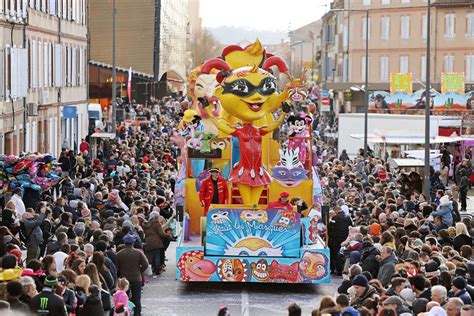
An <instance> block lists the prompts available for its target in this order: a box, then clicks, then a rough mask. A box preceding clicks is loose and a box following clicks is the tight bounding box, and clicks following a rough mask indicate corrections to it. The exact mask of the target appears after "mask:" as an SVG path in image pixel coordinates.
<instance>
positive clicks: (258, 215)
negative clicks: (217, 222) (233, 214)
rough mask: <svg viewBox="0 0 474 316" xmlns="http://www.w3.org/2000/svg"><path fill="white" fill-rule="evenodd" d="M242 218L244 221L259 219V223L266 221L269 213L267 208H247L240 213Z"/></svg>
mask: <svg viewBox="0 0 474 316" xmlns="http://www.w3.org/2000/svg"><path fill="white" fill-rule="evenodd" d="M240 218H241V219H242V220H243V221H244V222H251V221H257V222H259V223H266V222H267V221H268V214H267V212H266V211H265V210H247V211H243V212H242V213H240Z"/></svg>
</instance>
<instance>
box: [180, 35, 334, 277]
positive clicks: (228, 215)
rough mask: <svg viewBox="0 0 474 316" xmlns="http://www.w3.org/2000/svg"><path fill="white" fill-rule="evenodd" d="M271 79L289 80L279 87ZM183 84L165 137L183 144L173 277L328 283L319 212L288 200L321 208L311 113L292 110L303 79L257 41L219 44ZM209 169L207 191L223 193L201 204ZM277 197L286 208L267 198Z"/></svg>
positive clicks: (302, 94)
mask: <svg viewBox="0 0 474 316" xmlns="http://www.w3.org/2000/svg"><path fill="white" fill-rule="evenodd" d="M277 73H278V74H277ZM278 78H287V79H288V83H286V84H285V86H284V87H283V89H279V88H278V84H279V82H278V80H277V79H278ZM188 86H189V87H188V89H189V91H190V99H191V104H190V106H189V108H188V109H187V110H186V111H184V113H183V117H182V121H181V124H180V126H179V131H178V132H177V133H175V134H174V135H173V136H172V141H173V142H174V143H175V144H176V145H178V146H179V147H181V149H182V150H181V157H180V166H179V175H178V179H177V181H176V188H175V203H176V205H175V206H176V208H177V209H178V210H184V219H183V226H182V230H181V234H180V236H179V240H178V242H179V244H178V247H177V250H176V264H177V266H176V278H177V279H178V280H181V281H185V282H191V281H201V282H266V283H316V284H320V283H329V282H330V275H329V249H328V248H327V247H326V245H325V243H324V241H323V240H322V239H321V238H320V236H319V233H318V225H317V223H318V218H314V217H308V216H307V215H308V210H306V212H297V205H301V204H305V205H308V206H309V208H311V207H312V206H313V207H317V206H318V205H321V204H322V203H321V200H320V199H321V185H320V181H319V178H318V175H317V172H316V168H315V167H314V166H315V165H316V159H317V158H315V157H314V156H313V154H312V139H311V135H312V133H311V121H312V119H311V116H310V115H308V114H307V113H299V112H296V111H295V110H294V109H293V107H292V106H291V103H292V102H293V103H294V102H304V98H305V96H306V88H305V86H304V79H303V78H302V77H301V78H298V79H295V78H293V77H292V76H291V75H290V74H289V73H288V68H287V66H286V63H285V62H284V61H283V60H282V59H281V58H280V57H278V56H273V55H272V54H270V53H268V52H266V51H265V49H264V48H263V46H262V45H261V44H260V42H259V41H258V40H257V41H256V42H255V43H253V44H251V45H249V46H247V47H240V46H236V45H233V46H228V47H226V48H225V49H224V50H223V52H222V55H221V56H219V57H216V58H212V59H210V60H208V61H206V62H205V63H204V64H203V65H200V66H199V67H197V68H196V69H194V70H193V72H192V74H191V75H190V78H189V80H188ZM290 112H292V114H291V115H290ZM275 117H276V119H275ZM276 130H279V131H280V132H279V133H276V132H275V131H276ZM282 130H285V131H287V133H286V134H285V133H283V132H282ZM209 170H211V171H212V172H217V171H216V170H219V171H220V172H221V173H220V179H221V180H219V181H220V182H216V183H218V184H216V185H215V187H214V189H217V190H218V194H224V192H225V193H227V192H228V195H227V196H225V197H222V196H221V198H220V199H219V201H221V202H222V203H221V204H211V205H210V206H209V205H206V207H204V204H203V199H202V196H201V197H200V190H201V187H202V186H203V185H207V184H206V179H209ZM209 183H210V182H209ZM211 186H212V185H211ZM223 186H225V187H223ZM280 196H288V197H289V198H290V199H292V202H294V206H289V207H288V206H286V207H279V206H275V205H278V203H277V204H275V203H271V202H272V201H278V199H279V197H280ZM270 203H271V205H273V206H271V207H269V204H270ZM302 214H304V215H306V216H304V215H302Z"/></svg>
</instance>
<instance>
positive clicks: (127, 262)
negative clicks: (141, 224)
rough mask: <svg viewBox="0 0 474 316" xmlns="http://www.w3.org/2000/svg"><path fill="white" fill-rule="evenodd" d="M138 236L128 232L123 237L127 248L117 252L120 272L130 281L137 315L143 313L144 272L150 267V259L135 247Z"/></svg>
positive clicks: (132, 299)
mask: <svg viewBox="0 0 474 316" xmlns="http://www.w3.org/2000/svg"><path fill="white" fill-rule="evenodd" d="M136 239H137V236H136V235H135V234H132V233H128V234H126V235H125V236H124V237H123V243H124V244H125V248H124V249H122V250H120V251H119V252H118V253H117V270H118V274H119V275H121V276H122V277H124V278H126V279H127V280H128V282H130V292H131V294H132V298H131V301H132V302H133V304H135V310H134V312H135V315H137V316H138V315H141V310H142V305H141V296H142V282H143V277H142V275H143V273H144V272H145V271H146V270H147V269H148V260H147V259H146V257H145V255H144V254H143V252H141V251H140V250H138V249H135V248H133V244H134V243H135V240H136Z"/></svg>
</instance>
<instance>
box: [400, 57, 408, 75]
mask: <svg viewBox="0 0 474 316" xmlns="http://www.w3.org/2000/svg"><path fill="white" fill-rule="evenodd" d="M400 72H401V73H402V74H406V73H408V56H400Z"/></svg>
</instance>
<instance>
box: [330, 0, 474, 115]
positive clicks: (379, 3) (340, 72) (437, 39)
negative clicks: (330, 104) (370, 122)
mask: <svg viewBox="0 0 474 316" xmlns="http://www.w3.org/2000/svg"><path fill="white" fill-rule="evenodd" d="M334 6H337V7H338V8H341V7H343V8H345V9H355V10H369V58H368V64H369V89H370V90H389V82H390V73H395V72H402V73H406V72H410V73H412V78H413V82H414V84H413V87H414V89H418V88H421V87H422V85H421V84H420V83H418V82H420V81H421V82H423V81H425V76H426V68H425V67H426V35H427V28H426V18H427V1H426V0H345V1H343V0H338V1H335V2H334V3H333V7H334ZM332 14H336V15H338V17H337V20H338V23H337V30H336V34H338V35H336V41H337V40H339V41H341V42H342V43H340V44H341V45H340V50H339V52H338V53H337V54H336V55H337V56H338V58H337V65H336V67H335V69H336V75H335V77H334V78H333V80H328V81H327V86H328V88H329V89H334V91H336V92H338V98H337V101H338V102H339V103H340V104H342V103H343V98H342V95H343V93H342V92H344V91H348V90H350V87H351V86H354V85H362V84H363V82H364V79H365V62H366V61H365V12H350V13H348V12H337V13H336V12H332ZM323 50H324V49H323ZM323 54H324V52H323ZM346 55H348V58H346V57H345V56H346ZM430 70H431V82H432V86H433V87H435V88H437V89H439V86H440V79H441V73H442V72H464V73H465V81H466V85H467V89H468V90H469V89H472V87H474V4H473V3H472V1H470V0H433V1H432V8H431V69H430ZM346 71H347V77H346V76H345V74H346ZM359 94H360V95H358V94H357V93H356V94H354V98H353V102H352V107H351V106H350V103H348V104H346V110H347V111H350V110H352V111H362V110H363V109H364V106H363V97H362V95H363V93H359ZM354 105H356V107H354Z"/></svg>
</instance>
